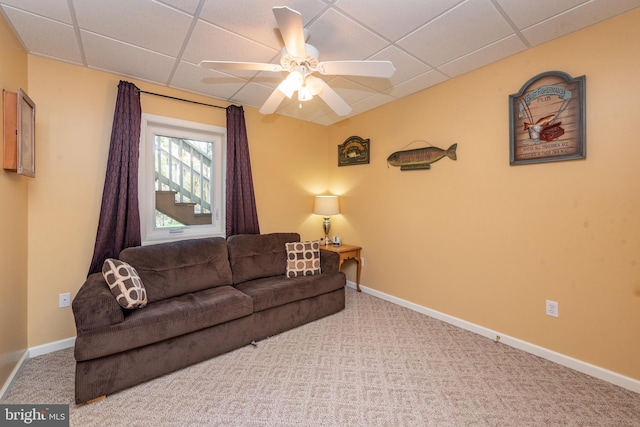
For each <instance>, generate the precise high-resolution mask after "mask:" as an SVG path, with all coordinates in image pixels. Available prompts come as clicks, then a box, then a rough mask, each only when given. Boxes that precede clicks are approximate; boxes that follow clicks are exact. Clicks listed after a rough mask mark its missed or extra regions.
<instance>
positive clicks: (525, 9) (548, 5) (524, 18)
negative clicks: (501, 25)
mask: <svg viewBox="0 0 640 427" xmlns="http://www.w3.org/2000/svg"><path fill="white" fill-rule="evenodd" d="M588 1H589V0H562V1H558V0H536V1H522V0H496V2H497V3H498V4H499V5H500V7H502V9H503V10H504V11H505V12H506V13H507V15H509V18H511V20H512V21H513V23H514V24H516V26H517V27H518V28H519V29H521V30H522V29H523V28H527V27H530V26H531V25H533V24H537V23H538V22H541V21H544V20H545V19H548V18H549V17H551V16H553V15H557V14H558V13H562V12H564V11H566V10H569V9H571V8H573V7H575V6H578V5H580V4H583V3H586V2H588Z"/></svg>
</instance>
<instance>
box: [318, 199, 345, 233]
mask: <svg viewBox="0 0 640 427" xmlns="http://www.w3.org/2000/svg"><path fill="white" fill-rule="evenodd" d="M313 213H314V214H317V215H322V216H323V217H324V223H323V224H322V226H323V228H324V244H325V245H328V244H329V243H330V240H329V230H330V229H331V222H329V217H330V216H331V215H337V214H339V213H340V207H339V205H338V196H316V203H315V206H314V208H313Z"/></svg>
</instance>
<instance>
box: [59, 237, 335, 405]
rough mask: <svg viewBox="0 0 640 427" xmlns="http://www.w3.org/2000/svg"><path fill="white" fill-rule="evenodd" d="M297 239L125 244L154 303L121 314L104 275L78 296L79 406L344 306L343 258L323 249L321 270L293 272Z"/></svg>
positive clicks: (75, 307)
mask: <svg viewBox="0 0 640 427" xmlns="http://www.w3.org/2000/svg"><path fill="white" fill-rule="evenodd" d="M298 241H300V235H299V234H297V233H272V234H262V235H237V236H232V237H229V238H228V239H226V240H225V239H224V238H221V237H214V238H204V239H192V240H184V241H178V242H173V243H163V244H158V245H151V246H139V247H134V248H127V249H125V250H123V251H122V252H121V253H120V256H119V259H120V260H122V261H124V262H126V263H128V264H130V265H132V266H133V267H134V268H135V269H136V270H137V272H138V274H139V276H140V278H141V280H142V283H143V284H144V287H145V290H146V293H147V299H148V303H147V305H146V307H143V308H141V309H133V310H127V309H123V308H122V307H121V306H120V305H119V304H118V303H117V301H116V299H115V297H114V296H113V294H112V293H111V291H110V290H109V286H108V285H107V283H106V281H105V280H104V278H103V276H102V274H101V273H96V274H92V275H90V276H89V277H88V278H87V280H86V282H85V283H84V284H83V285H82V287H81V288H80V290H79V291H78V293H77V294H76V296H75V298H74V300H73V304H72V307H73V314H74V318H75V322H76V330H77V338H76V343H75V353H74V355H75V359H76V384H75V399H76V402H77V403H83V402H87V401H89V400H92V399H94V398H97V397H101V396H104V395H107V394H112V393H114V392H117V391H120V390H123V389H125V388H128V387H131V386H134V385H136V384H139V383H142V382H144V381H147V380H150V379H152V378H157V377H159V376H161V375H164V374H167V373H169V372H172V371H175V370H178V369H181V368H183V367H186V366H189V365H191V364H194V363H198V362H201V361H203V360H206V359H209V358H211V357H213V356H216V355H219V354H222V353H226V352H228V351H231V350H234V349H236V348H239V347H241V346H244V345H247V344H250V343H251V342H252V341H257V340H260V339H264V338H266V337H269V336H272V335H275V334H278V333H280V332H283V331H286V330H288V329H291V328H294V327H296V326H299V325H302V324H304V323H308V322H311V321H313V320H316V319H319V318H321V317H324V316H327V315H330V314H333V313H336V312H338V311H340V310H342V309H343V308H344V306H345V293H344V286H345V284H346V279H345V276H344V274H343V273H341V272H340V271H339V270H338V264H339V255H338V254H336V253H333V252H330V251H325V250H322V249H321V250H320V262H321V265H320V268H321V274H316V275H313V276H304V277H296V278H287V277H286V275H285V271H286V262H287V254H286V249H285V244H286V243H287V242H298Z"/></svg>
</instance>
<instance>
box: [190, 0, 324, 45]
mask: <svg viewBox="0 0 640 427" xmlns="http://www.w3.org/2000/svg"><path fill="white" fill-rule="evenodd" d="M283 3H286V6H287V7H289V8H291V9H293V10H295V11H297V12H300V14H302V24H303V25H307V24H308V23H309V21H310V20H311V19H312V18H314V17H315V16H316V15H317V14H318V13H320V12H321V11H322V10H323V9H324V8H325V7H326V6H325V5H324V3H322V2H321V1H319V0H311V1H309V0H293V1H288V2H283V1H282V0H261V1H260V6H259V7H257V6H256V1H255V0H234V1H224V2H211V1H210V2H207V3H205V4H204V7H203V8H202V11H201V12H200V19H203V20H205V21H207V22H209V23H213V24H216V25H218V26H220V27H222V28H224V29H226V30H229V31H231V32H234V33H237V34H240V35H242V36H244V37H247V38H249V39H251V40H253V41H256V42H258V43H261V44H264V45H266V46H269V47H271V48H273V49H277V50H280V49H282V48H283V47H284V43H283V42H282V38H281V36H280V31H279V30H278V23H277V22H276V18H275V17H274V15H273V11H272V8H273V7H275V6H282V5H283ZM239 11H241V12H239Z"/></svg>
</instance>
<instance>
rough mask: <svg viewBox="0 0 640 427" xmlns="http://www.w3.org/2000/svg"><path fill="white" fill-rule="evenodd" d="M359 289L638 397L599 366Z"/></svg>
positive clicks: (634, 386) (634, 387) (631, 384)
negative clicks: (618, 387) (628, 391)
mask: <svg viewBox="0 0 640 427" xmlns="http://www.w3.org/2000/svg"><path fill="white" fill-rule="evenodd" d="M347 286H349V287H350V288H354V289H355V287H356V284H355V283H354V282H351V281H347ZM360 289H361V290H362V292H364V293H367V294H369V295H372V296H374V297H377V298H380V299H383V300H385V301H389V302H391V303H394V304H397V305H400V306H402V307H405V308H408V309H410V310H413V311H417V312H418V313H422V314H425V315H427V316H429V317H433V318H434V319H438V320H441V321H443V322H445V323H449V324H451V325H454V326H457V327H459V328H461V329H464V330H467V331H470V332H473V333H476V334H478V335H481V336H483V337H486V338H489V339H492V340H496V338H497V337H500V338H499V340H500V342H501V343H502V344H506V345H508V346H510V347H514V348H517V349H518V350H522V351H525V352H527V353H530V354H533V355H536V356H538V357H542V358H544V359H547V360H550V361H552V362H555V363H557V364H558V365H562V366H566V367H567V368H571V369H574V370H576V371H578V372H582V373H583V374H587V375H590V376H592V377H594V378H598V379H600V380H603V381H607V382H609V383H611V384H615V385H617V386H620V387H622V388H626V389H627V390H631V391H633V392H636V393H640V381H638V380H636V379H633V378H630V377H626V376H624V375H621V374H618V373H616V372H613V371H609V370H607V369H604V368H601V367H599V366H595V365H592V364H590V363H587V362H583V361H581V360H578V359H574V358H573V357H569V356H566V355H564V354H561V353H557V352H555V351H552V350H549V349H547V348H544V347H540V346H538V345H535V344H531V343H528V342H526V341H522V340H520V339H518V338H513V337H510V336H508V335H504V334H502V333H501V332H498V331H493V330H491V329H488V328H485V327H483V326H479V325H476V324H474V323H471V322H467V321H466V320H462V319H458V318H457V317H453V316H450V315H448V314H444V313H441V312H439V311H436V310H432V309H430V308H426V307H423V306H421V305H418V304H415V303H412V302H410V301H406V300H403V299H401V298H397V297H394V296H393V295H389V294H386V293H384V292H380V291H377V290H375V289H371V288H367V287H366V286H362V284H360Z"/></svg>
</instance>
